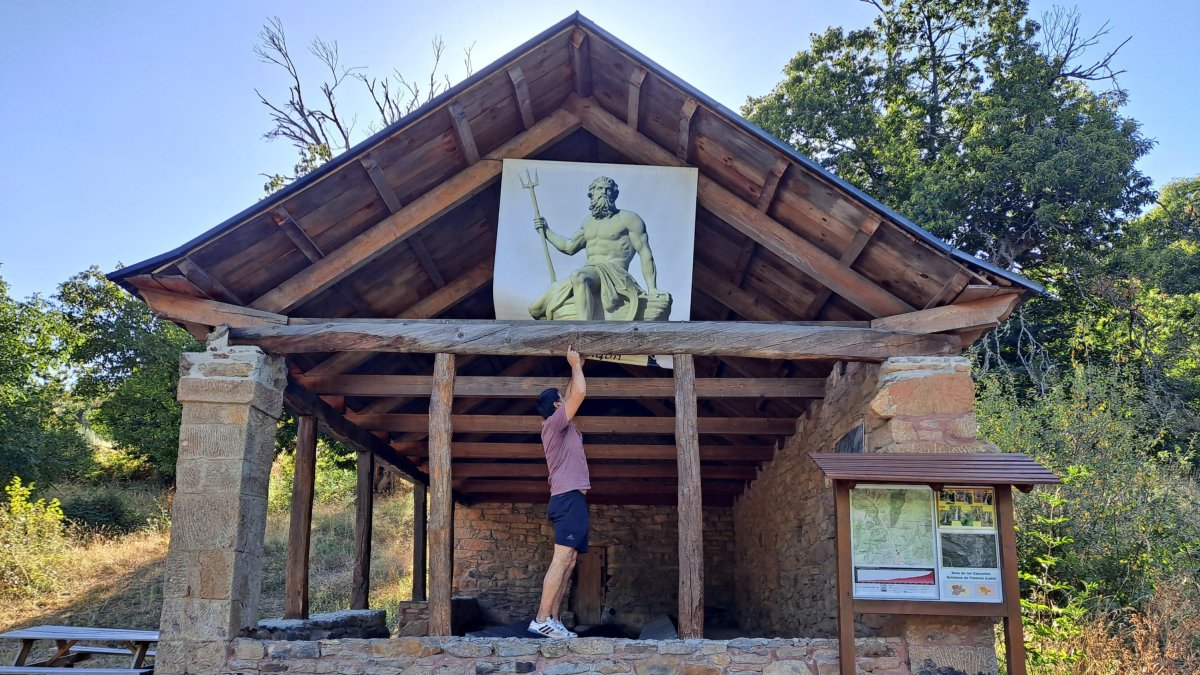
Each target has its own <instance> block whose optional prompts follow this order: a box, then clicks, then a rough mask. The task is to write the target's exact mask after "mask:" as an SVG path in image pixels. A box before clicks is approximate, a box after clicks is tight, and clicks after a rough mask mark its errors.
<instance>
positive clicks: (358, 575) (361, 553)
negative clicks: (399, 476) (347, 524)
mask: <svg viewBox="0 0 1200 675" xmlns="http://www.w3.org/2000/svg"><path fill="white" fill-rule="evenodd" d="M374 476H375V455H374V454H372V453H370V452H359V453H358V488H357V498H356V499H355V509H354V511H355V514H354V585H353V587H352V588H351V589H350V609H367V607H368V605H369V600H368V598H369V597H370V595H371V524H372V522H371V519H372V516H373V515H374V511H375V509H374V506H375V504H374V498H375V494H374V489H373V488H374V481H373V480H372V479H373V478H374Z"/></svg>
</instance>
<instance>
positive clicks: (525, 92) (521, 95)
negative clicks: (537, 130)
mask: <svg viewBox="0 0 1200 675" xmlns="http://www.w3.org/2000/svg"><path fill="white" fill-rule="evenodd" d="M508 79H509V80H510V81H511V82H512V85H513V96H514V97H515V98H516V100H517V110H519V111H520V113H521V124H522V125H524V126H525V128H526V129H529V128H530V127H532V126H533V125H534V124H536V123H537V120H536V119H535V118H534V116H533V99H532V98H531V97H530V96H529V84H528V83H527V82H526V81H525V71H523V70H521V66H518V65H517V64H515V63H514V64H512V65H511V66H509V67H508Z"/></svg>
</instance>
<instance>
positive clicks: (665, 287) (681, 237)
mask: <svg viewBox="0 0 1200 675" xmlns="http://www.w3.org/2000/svg"><path fill="white" fill-rule="evenodd" d="M527 169H528V171H529V174H530V175H534V174H535V173H536V175H537V178H538V183H539V185H538V186H537V201H538V206H539V208H540V210H541V213H542V217H543V218H545V219H546V221H547V223H548V224H549V227H550V229H551V230H553V231H554V232H557V233H558V234H560V235H562V236H563V237H566V238H567V239H570V238H571V237H572V236H574V235H575V233H576V232H578V231H579V229H580V227H581V226H582V224H583V221H584V220H585V219H586V218H587V217H588V216H589V215H590V212H589V210H588V194H587V192H588V186H589V185H591V183H592V181H593V180H595V179H596V178H597V177H598V176H608V177H609V178H612V179H613V180H614V181H616V182H617V189H618V191H619V194H618V196H617V202H616V205H617V208H618V209H622V210H627V211H633V212H634V213H636V214H638V215H639V216H641V218H642V220H643V221H644V222H645V223H646V232H647V234H648V235H649V238H650V250H651V251H653V253H654V262H655V267H656V270H657V277H658V278H657V282H658V283H657V286H658V289H659V290H662V291H666V292H668V293H670V294H671V297H672V306H671V316H670V320H671V321H687V320H689V319H690V318H691V300H692V259H693V251H694V249H695V241H696V178H697V171H696V169H695V168H679V167H659V166H638V165H628V164H592V163H574V162H544V161H538V160H521V159H506V160H504V172H503V175H502V177H501V181H502V183H501V190H500V221H499V227H498V231H497V233H496V266H495V272H494V281H493V299H494V302H495V305H496V318H497V319H509V320H528V319H530V318H531V317H530V315H529V305H530V303H532V302H533V301H534V300H536V299H537V298H538V297H539V296H541V294H542V293H544V292H545V291H546V289H548V288H549V287H550V273H549V270H548V269H547V267H546V255H545V253H544V252H543V250H542V237H541V235H540V234H539V233H538V232H537V230H535V229H534V227H533V219H534V213H533V203H532V202H531V201H530V199H529V190H526V189H524V188H523V187H522V185H521V181H522V180H523V179H525V178H526V173H525V172H526V170H527ZM549 249H550V256H551V260H552V261H553V262H554V271H555V273H556V275H557V278H558V279H559V280H562V279H566V278H567V277H568V276H570V274H571V272H573V271H575V270H576V269H578V268H580V267H582V266H583V264H584V263H585V262H586V261H587V257H586V255H587V254H586V251H584V250H581V251H579V252H578V253H576V254H575V255H574V256H568V255H566V254H564V253H561V252H559V251H558V250H557V249H555V248H554V247H553V246H550V247H549ZM629 272H630V273H631V274H633V276H634V278H635V279H637V281H638V284H639V285H641V287H642V290H648V289H647V286H646V280H645V278H644V277H643V275H642V261H641V258H640V256H635V257H634V259H633V262H631V263H630V264H629Z"/></svg>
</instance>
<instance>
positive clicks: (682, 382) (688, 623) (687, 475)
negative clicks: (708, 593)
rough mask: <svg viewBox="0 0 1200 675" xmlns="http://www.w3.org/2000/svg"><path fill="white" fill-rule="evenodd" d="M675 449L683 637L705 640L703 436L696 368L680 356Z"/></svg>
mask: <svg viewBox="0 0 1200 675" xmlns="http://www.w3.org/2000/svg"><path fill="white" fill-rule="evenodd" d="M674 360H675V446H676V452H677V463H678V472H679V637H681V638H684V639H687V638H702V637H704V510H703V508H702V506H701V499H700V498H701V494H700V434H699V430H698V429H699V428H698V426H697V423H696V365H695V362H694V361H693V359H692V355H691V354H676V355H675V356H674Z"/></svg>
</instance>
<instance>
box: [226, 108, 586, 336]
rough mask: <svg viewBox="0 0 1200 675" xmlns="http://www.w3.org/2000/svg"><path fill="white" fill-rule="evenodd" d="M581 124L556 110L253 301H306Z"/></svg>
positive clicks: (287, 306)
mask: <svg viewBox="0 0 1200 675" xmlns="http://www.w3.org/2000/svg"><path fill="white" fill-rule="evenodd" d="M578 128H579V120H578V119H577V118H576V117H575V116H574V115H572V114H571V113H569V112H566V111H562V110H559V111H557V112H555V113H554V114H552V115H550V116H548V117H547V118H545V119H544V120H542V121H540V122H538V123H537V124H536V125H534V127H533V128H532V129H530V130H528V131H525V132H523V133H521V134H519V135H517V136H516V137H514V138H513V139H512V140H510V141H508V142H507V143H505V144H504V145H502V146H500V147H499V148H497V149H496V150H495V151H494V152H492V153H490V154H489V155H488V157H487V158H486V159H484V160H481V161H479V162H477V163H475V164H472V165H471V166H469V167H467V168H466V169H463V170H462V171H460V172H458V173H457V174H455V175H454V176H452V177H450V178H448V179H446V180H445V181H443V182H442V183H440V184H439V185H438V186H437V187H435V188H433V189H431V190H430V191H429V192H426V193H425V194H423V195H421V196H420V197H418V198H417V199H416V200H414V201H413V202H412V203H411V204H408V205H407V206H405V207H404V208H403V209H401V210H400V211H398V212H396V213H394V214H392V215H390V216H388V217H387V218H384V219H383V220H382V221H380V222H379V223H377V224H376V225H374V226H373V227H371V228H370V229H368V230H366V231H365V232H363V233H362V234H360V235H358V236H357V237H355V238H354V239H351V240H350V241H349V242H347V243H345V244H343V245H342V246H341V247H339V248H338V249H337V250H335V251H332V252H331V253H330V254H329V255H327V256H326V257H325V258H324V259H322V260H321V261H320V262H317V263H313V264H312V265H310V266H309V267H307V268H305V269H304V270H302V271H300V272H299V273H297V274H296V275H295V276H293V277H291V278H290V279H287V280H286V281H284V282H283V283H281V284H280V285H278V286H276V287H275V288H273V289H271V290H270V291H267V292H266V293H265V294H263V295H262V297H260V298H258V299H257V300H255V301H254V302H252V303H251V304H250V306H251V307H254V308H255V309H263V310H266V311H270V312H279V313H286V312H288V311H289V310H291V309H293V308H295V307H297V306H299V305H301V304H303V303H304V302H305V301H307V300H309V299H310V298H312V297H313V296H315V295H316V294H318V293H320V292H321V291H323V290H325V289H326V288H328V287H329V286H331V285H333V284H335V283H337V282H339V281H341V280H342V279H344V278H346V277H347V276H348V275H350V274H351V273H353V272H354V271H355V270H357V269H359V268H360V267H362V266H363V265H366V264H367V263H369V262H371V261H372V260H374V259H376V258H378V257H379V256H380V255H383V254H384V253H386V252H387V251H389V250H391V249H392V248H393V247H394V246H396V245H398V244H400V243H402V242H404V241H405V240H407V239H408V237H409V236H411V235H412V234H413V233H415V232H419V231H420V230H421V229H422V228H424V227H425V226H426V225H428V224H429V223H431V222H433V220H434V219H436V218H438V217H439V216H441V215H443V214H445V213H447V212H448V211H450V209H452V208H454V207H456V206H458V205H459V204H461V203H463V202H464V201H466V200H467V199H469V198H470V197H472V196H473V195H475V194H478V193H479V192H480V191H482V190H483V189H485V188H486V187H488V186H489V185H491V184H492V183H494V182H495V181H497V180H499V178H500V172H501V169H502V162H501V159H503V158H509V157H511V158H515V157H528V156H530V155H533V154H536V153H537V152H539V151H541V150H542V149H544V148H546V147H549V146H550V145H553V144H554V143H555V142H557V141H559V140H561V139H562V138H564V137H566V136H567V135H568V134H570V133H571V132H573V131H574V130H576V129H578Z"/></svg>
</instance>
